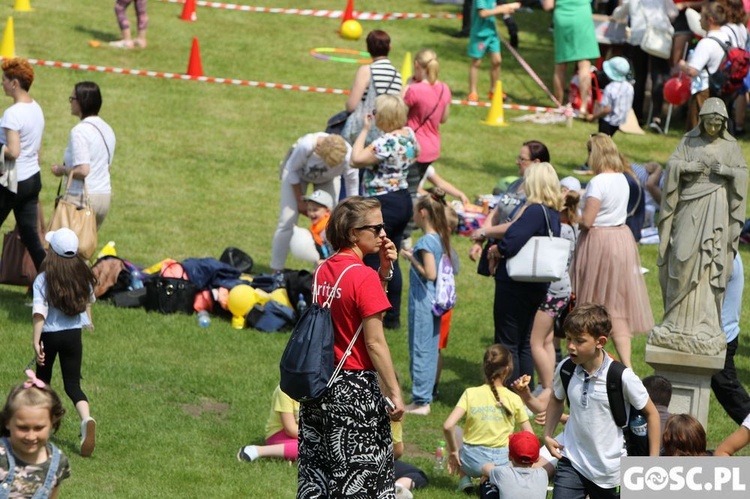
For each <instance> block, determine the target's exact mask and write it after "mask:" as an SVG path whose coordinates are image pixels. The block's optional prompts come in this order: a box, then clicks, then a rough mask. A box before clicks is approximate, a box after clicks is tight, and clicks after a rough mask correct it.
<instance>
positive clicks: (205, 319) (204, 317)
mask: <svg viewBox="0 0 750 499" xmlns="http://www.w3.org/2000/svg"><path fill="white" fill-rule="evenodd" d="M198 325H199V326H200V327H203V328H206V327H208V326H210V325H211V316H210V315H209V314H208V312H206V311H205V310H201V311H200V312H198Z"/></svg>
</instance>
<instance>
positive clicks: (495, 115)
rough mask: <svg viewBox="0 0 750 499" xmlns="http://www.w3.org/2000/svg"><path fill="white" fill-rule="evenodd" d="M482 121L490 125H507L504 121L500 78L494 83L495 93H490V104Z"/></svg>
mask: <svg viewBox="0 0 750 499" xmlns="http://www.w3.org/2000/svg"><path fill="white" fill-rule="evenodd" d="M482 123H484V124H485V125H490V126H508V124H507V123H506V122H505V111H504V109H503V84H502V83H501V82H500V80H498V81H497V83H495V93H494V94H493V95H492V105H491V106H490V112H489V113H487V119H486V120H484V121H483V122H482Z"/></svg>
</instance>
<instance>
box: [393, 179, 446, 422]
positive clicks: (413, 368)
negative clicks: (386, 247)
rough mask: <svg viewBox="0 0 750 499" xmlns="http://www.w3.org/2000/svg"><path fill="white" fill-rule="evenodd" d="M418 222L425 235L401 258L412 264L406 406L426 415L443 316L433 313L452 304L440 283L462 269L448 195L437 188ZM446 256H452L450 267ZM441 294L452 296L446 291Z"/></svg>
mask: <svg viewBox="0 0 750 499" xmlns="http://www.w3.org/2000/svg"><path fill="white" fill-rule="evenodd" d="M414 223H415V224H416V225H417V227H419V228H420V229H422V231H424V236H422V237H421V238H419V241H417V244H415V245H414V248H413V249H412V250H407V249H402V250H401V255H402V256H403V257H404V258H406V259H407V260H408V261H409V262H410V263H411V270H410V272H409V359H410V361H409V372H410V374H411V383H412V385H411V394H412V403H411V404H409V405H407V406H406V412H408V413H409V414H416V415H419V416H426V415H428V414H429V413H430V402H432V389H433V386H434V385H435V374H436V373H437V363H438V346H439V343H440V322H441V321H440V318H441V316H442V314H440V315H436V314H435V313H434V312H433V310H434V306H433V304H434V305H443V306H450V305H452V304H449V303H446V300H444V299H441V298H439V297H438V291H439V287H440V286H439V285H438V282H441V281H442V282H445V281H450V280H451V278H452V277H453V273H454V272H455V270H454V269H456V268H457V266H458V258H457V257H456V255H455V254H454V252H453V251H452V250H451V231H450V228H449V227H448V220H447V219H446V216H445V193H444V192H443V190H442V189H440V188H436V189H435V191H434V192H433V193H432V194H429V195H427V196H423V197H422V198H420V199H419V201H417V204H416V206H415V207H414ZM443 255H446V256H447V257H448V262H450V265H447V263H446V262H445V260H444V259H443ZM446 271H447V272H449V273H450V275H449V276H444V275H443V274H444V273H445V272H446ZM454 289H455V288H454ZM440 291H442V290H440ZM441 294H442V295H445V296H449V295H450V293H445V292H442V293H441ZM447 301H450V300H447ZM441 311H442V309H441Z"/></svg>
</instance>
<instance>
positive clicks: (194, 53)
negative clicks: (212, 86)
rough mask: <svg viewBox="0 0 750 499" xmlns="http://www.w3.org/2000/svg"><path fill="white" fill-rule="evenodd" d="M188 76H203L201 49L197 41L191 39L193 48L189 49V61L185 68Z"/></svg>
mask: <svg viewBox="0 0 750 499" xmlns="http://www.w3.org/2000/svg"><path fill="white" fill-rule="evenodd" d="M187 74H188V76H203V64H201V49H200V46H198V39H197V38H193V47H192V49H190V61H189V62H188V68H187Z"/></svg>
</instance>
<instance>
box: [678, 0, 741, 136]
mask: <svg viewBox="0 0 750 499" xmlns="http://www.w3.org/2000/svg"><path fill="white" fill-rule="evenodd" d="M724 24H726V15H725V13H724V7H722V6H721V5H720V4H719V3H716V2H714V3H710V4H708V5H706V6H705V7H704V8H703V9H702V11H701V27H702V28H703V29H705V30H706V36H705V38H703V39H702V40H701V41H699V42H698V45H696V46H695V50H693V53H692V54H691V55H690V57H688V60H687V62H686V61H685V60H684V59H683V60H681V61H680V62H678V63H677V68H678V69H679V70H681V71H683V72H684V73H686V74H687V75H688V76H690V77H691V78H692V79H693V81H692V84H691V86H690V93H691V95H690V100H689V101H688V117H687V122H686V126H687V130H692V129H693V128H695V127H696V125H698V114H699V113H700V109H701V107H702V106H703V103H704V102H705V101H706V99H708V98H709V97H710V94H709V90H708V75H709V74H713V73H715V72H716V71H718V69H719V65H720V64H721V61H722V59H723V58H724V49H723V48H722V47H721V45H719V44H718V43H717V42H716V40H720V41H721V42H723V43H725V44H729V35H728V34H727V33H726V32H724V31H722V30H721V27H722V26H723V25H724Z"/></svg>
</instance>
